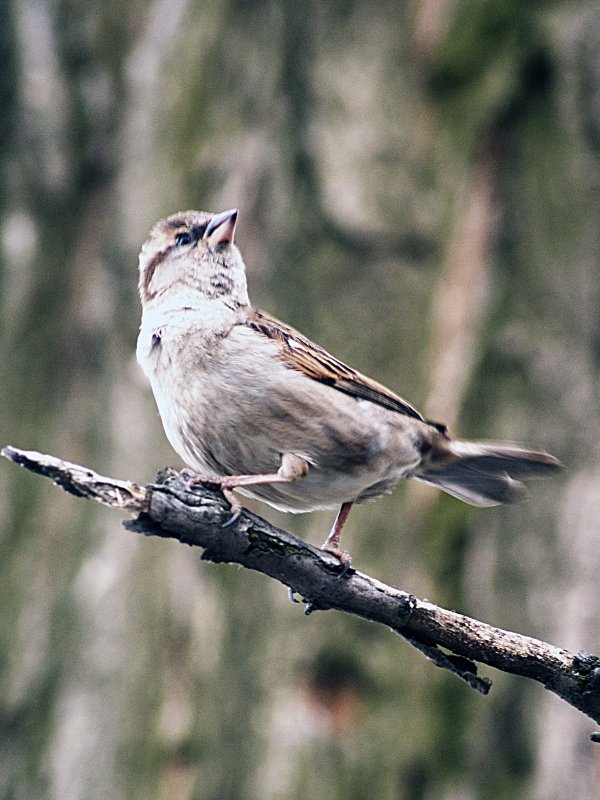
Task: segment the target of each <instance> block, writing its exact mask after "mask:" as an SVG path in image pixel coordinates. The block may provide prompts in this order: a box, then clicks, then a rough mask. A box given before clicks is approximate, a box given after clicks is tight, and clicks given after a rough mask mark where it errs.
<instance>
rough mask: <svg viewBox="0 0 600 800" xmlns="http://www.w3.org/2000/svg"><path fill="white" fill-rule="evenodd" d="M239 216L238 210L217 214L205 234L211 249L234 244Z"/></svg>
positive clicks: (233, 209)
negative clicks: (220, 245)
mask: <svg viewBox="0 0 600 800" xmlns="http://www.w3.org/2000/svg"><path fill="white" fill-rule="evenodd" d="M237 214H238V212H237V208H232V209H230V210H229V211H223V213H222V214H215V216H214V217H213V218H212V219H211V221H210V222H209V223H208V225H207V226H206V231H205V232H204V239H205V240H206V241H207V242H208V246H209V247H216V246H217V245H219V244H233V234H234V233H235V223H236V220H237Z"/></svg>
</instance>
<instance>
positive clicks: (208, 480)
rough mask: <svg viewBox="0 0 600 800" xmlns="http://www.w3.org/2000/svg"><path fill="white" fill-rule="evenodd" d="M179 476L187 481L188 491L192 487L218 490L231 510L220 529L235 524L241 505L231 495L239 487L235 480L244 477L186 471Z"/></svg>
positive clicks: (240, 511) (234, 496)
mask: <svg viewBox="0 0 600 800" xmlns="http://www.w3.org/2000/svg"><path fill="white" fill-rule="evenodd" d="M181 474H182V475H183V477H184V478H185V480H186V481H187V485H188V488H190V489H193V488H194V486H206V487H207V488H210V489H218V490H219V491H220V492H221V494H222V495H223V497H224V498H225V500H227V502H228V503H229V506H230V508H231V516H230V517H229V519H228V520H227V521H226V522H224V523H223V524H222V525H221V527H222V528H228V527H229V526H230V525H233V523H234V522H237V520H238V519H239V516H240V514H241V513H242V504H241V503H240V501H239V500H238V498H237V497H236V495H235V494H234V493H233V490H234V489H235V488H236V487H237V486H239V483H238V482H236V480H235V478H236V477H245V476H231V477H228V476H220V475H198V474H197V473H195V472H192V471H191V470H187V469H186V470H183V471H182V473H181Z"/></svg>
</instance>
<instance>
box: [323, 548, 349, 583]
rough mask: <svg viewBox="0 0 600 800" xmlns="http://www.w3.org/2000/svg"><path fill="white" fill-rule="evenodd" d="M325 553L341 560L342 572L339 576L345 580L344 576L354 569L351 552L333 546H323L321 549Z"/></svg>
mask: <svg viewBox="0 0 600 800" xmlns="http://www.w3.org/2000/svg"><path fill="white" fill-rule="evenodd" d="M321 549H322V550H323V551H324V552H325V553H331V555H332V556H335V557H336V558H338V559H339V560H340V563H341V565H342V571H341V572H340V574H339V575H338V576H337V577H338V578H343V577H344V575H346V574H347V573H348V570H349V569H350V568H351V567H352V554H351V553H350V551H349V550H343V549H342V548H341V547H334V546H333V545H327V544H325V545H323V547H322V548H321Z"/></svg>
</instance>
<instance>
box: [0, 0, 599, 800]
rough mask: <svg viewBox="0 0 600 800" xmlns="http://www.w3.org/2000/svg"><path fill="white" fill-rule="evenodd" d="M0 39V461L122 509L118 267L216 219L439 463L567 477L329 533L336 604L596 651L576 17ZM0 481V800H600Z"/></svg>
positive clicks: (400, 667)
mask: <svg viewBox="0 0 600 800" xmlns="http://www.w3.org/2000/svg"><path fill="white" fill-rule="evenodd" d="M0 22H1V23H2V24H0V62H1V68H0V102H1V103H2V112H3V113H2V114H1V115H0V174H1V175H2V180H1V181H0V234H1V239H0V244H1V251H0V268H1V281H2V293H1V300H0V301H1V303H2V317H1V320H2V324H1V328H0V336H1V338H2V347H3V352H4V354H5V358H4V359H3V361H2V367H1V368H0V370H1V372H0V383H1V385H2V403H1V404H0V423H1V430H2V443H3V444H5V443H12V444H16V445H18V446H23V447H35V448H36V449H40V450H44V451H47V452H54V453H56V454H58V455H60V456H63V457H65V458H68V459H70V460H73V461H79V462H82V463H85V462H87V463H89V464H90V465H93V466H94V467H95V468H97V469H99V470H100V471H109V472H110V473H111V474H112V473H114V474H120V475H121V476H122V477H129V478H132V479H136V480H138V481H144V480H146V481H150V480H151V479H152V477H153V474H154V471H155V470H156V469H157V468H158V467H160V466H162V465H164V464H166V463H169V462H171V463H177V462H176V458H175V456H174V455H173V454H172V452H171V451H170V450H169V448H168V446H167V444H166V443H165V439H164V436H163V434H162V431H161V429H160V423H159V420H158V418H157V413H156V410H155V406H154V403H153V400H152V398H151V397H150V394H149V390H148V388H147V387H146V385H145V383H144V381H143V380H142V378H141V376H140V374H139V371H138V370H137V367H136V365H135V363H134V346H135V338H136V329H137V325H138V320H139V309H138V302H137V297H136V292H135V287H136V281H137V275H136V257H137V251H138V249H139V247H140V245H141V243H142V241H143V240H144V238H145V237H146V235H147V233H148V230H149V228H150V227H151V225H152V224H153V222H154V221H155V220H156V219H157V218H158V217H160V216H161V215H165V214H168V213H171V212H173V211H175V210H178V209H179V208H186V207H200V208H206V209H211V210H217V211H218V210H222V209H223V208H229V207H232V206H237V207H239V208H240V210H241V214H240V225H239V242H240V245H241V247H242V249H243V252H244V255H245V258H246V262H247V264H248V270H249V281H250V287H251V294H252V296H253V297H254V299H255V301H256V303H257V304H258V305H264V306H266V307H268V308H269V309H270V310H272V311H273V312H275V313H277V314H278V315H280V316H282V317H283V318H284V319H286V320H287V321H289V322H290V323H292V324H295V325H297V326H298V327H300V328H301V329H302V330H304V331H305V332H306V333H307V334H308V335H310V336H313V337H314V338H316V339H317V340H318V341H320V342H321V343H322V344H323V345H325V346H326V347H328V348H329V349H331V350H332V351H333V352H335V353H336V354H337V355H339V356H340V357H341V358H343V359H346V360H347V361H349V362H350V363H352V364H353V365H354V366H356V367H357V368H359V369H362V370H364V371H365V372H367V373H369V374H371V375H373V377H375V378H377V379H379V380H382V381H383V382H386V383H387V384H388V385H390V386H391V387H392V388H394V389H397V390H398V391H399V392H400V393H401V394H403V395H404V396H406V397H407V398H408V399H409V400H411V401H413V402H415V403H420V404H422V405H426V406H427V411H428V413H429V414H430V415H431V416H433V417H434V418H437V417H438V416H441V417H442V418H443V417H444V416H448V417H449V419H448V420H447V421H449V422H451V424H452V426H453V428H454V429H455V432H456V433H460V434H462V435H478V436H483V437H486V438H502V437H506V438H509V439H514V440H523V441H527V442H531V443H534V444H538V445H540V446H542V447H546V448H547V449H548V450H550V451H551V452H555V453H556V454H557V455H559V456H561V457H562V458H563V459H564V460H565V462H566V463H567V464H568V466H569V474H568V478H567V479H566V481H565V482H564V483H563V484H562V485H561V483H560V482H553V483H547V484H538V485H535V486H534V487H533V488H532V497H531V501H530V502H529V503H528V504H525V505H522V506H518V507H514V508H510V509H493V510H489V511H473V510H472V509H469V508H468V507H466V506H464V505H462V504H460V503H458V502H457V501H455V500H453V499H451V498H448V497H445V496H442V495H441V494H434V495H427V496H426V497H425V496H420V495H418V494H417V493H416V492H414V491H410V492H405V491H402V490H399V491H397V492H396V494H395V496H394V497H393V498H388V499H385V500H382V501H380V502H379V503H377V504H376V505H374V506H371V507H369V508H364V507H363V508H360V509H358V510H357V512H356V514H355V516H354V517H353V518H351V521H350V523H349V526H348V535H349V542H350V544H351V548H352V550H353V553H354V556H355V561H356V563H357V565H358V566H359V568H360V567H361V566H363V565H364V567H365V569H367V570H369V571H371V572H372V573H374V574H379V575H380V576H381V577H382V579H384V580H387V581H392V582H395V583H398V584H400V585H402V586H403V587H404V588H407V589H412V590H414V591H415V592H417V593H423V592H425V593H427V594H429V595H430V596H431V597H432V599H434V600H436V601H439V602H440V603H446V604H452V605H453V606H454V607H456V608H459V609H460V610H464V611H465V612H467V613H471V614H473V615H475V616H479V617H481V618H485V619H486V620H487V621H489V622H491V623H494V624H498V625H503V626H507V627H514V628H517V629H519V630H521V631H523V632H526V633H530V634H532V635H539V636H542V637H543V638H546V639H548V640H549V641H553V642H555V643H556V644H559V645H563V646H565V647H569V648H571V649H574V650H577V649H578V648H580V647H583V648H586V649H589V650H592V651H594V650H595V651H596V652H597V651H598V650H600V642H599V640H598V630H597V623H596V619H595V616H596V615H595V611H594V609H596V608H598V606H599V605H600V597H599V593H600V589H599V588H598V582H597V579H596V576H597V574H598V569H599V567H600V564H599V563H598V561H599V559H600V556H599V555H598V553H599V551H598V546H597V545H598V534H599V533H600V523H599V519H600V513H599V512H600V508H599V506H600V488H599V487H600V481H599V480H598V478H599V477H600V452H599V444H598V435H597V434H598V430H600V409H599V407H598V397H599V393H598V388H599V387H598V375H599V369H598V367H599V362H600V346H599V343H600V323H599V321H598V308H599V307H600V270H599V269H598V255H599V247H598V245H599V241H598V239H599V234H598V225H597V220H598V216H599V211H600V209H599V208H598V206H599V195H598V177H599V168H598V143H599V142H600V134H599V131H600V125H599V123H600V113H599V110H598V109H599V108H600V106H599V103H598V98H599V97H600V75H599V73H598V64H599V63H600V60H599V58H598V54H599V53H598V41H599V36H598V33H599V30H600V15H599V14H598V13H597V10H595V9H594V8H593V7H592V6H590V5H588V4H585V3H564V4H563V3H560V2H555V3H546V4H544V3H536V4H529V5H527V4H522V3H517V2H516V1H515V0H487V1H486V2H485V3H474V2H473V0H460V2H456V3H445V2H444V3H438V4H436V3H431V2H427V0H424V2H420V3H416V4H414V6H413V5H412V4H399V3H396V2H392V0H389V2H388V1H387V0H386V2H377V3H376V2H366V3H362V4H358V3H353V2H350V0H347V2H343V0H340V1H339V2H335V3H334V2H332V3H328V4H323V3H317V2H316V0H311V1H310V2H307V3H297V2H294V1H293V0H270V1H269V0H264V1H263V2H261V1H258V2H252V3H249V2H245V1H244V0H218V2H215V3H196V4H195V3H191V2H185V0H177V1H176V2H171V3H167V2H165V1H164V0H154V2H150V0H147V1H146V2H141V0H137V2H134V3H129V4H127V3H125V2H123V0H114V2H111V3H108V4H104V5H102V4H92V3H89V2H86V1H85V0H79V2H77V1H76V0H70V2H67V0H60V2H57V3H53V4H50V3H44V2H43V1H42V0H21V2H18V3H17V2H15V0H13V1H12V2H8V3H5V4H4V5H3V6H2V7H1V9H0ZM1 469H2V505H1V508H2V513H1V516H0V523H1V525H2V539H1V540H0V541H1V546H2V559H1V560H0V581H1V583H2V586H3V590H4V597H5V602H4V612H3V615H2V621H1V622H0V652H1V653H2V661H1V662H0V668H1V671H2V698H1V705H0V725H1V730H2V739H3V746H2V747H1V748H0V797H6V798H12V797H22V796H26V797H31V798H54V797H57V798H58V797H60V798H63V797H68V798H70V800H71V798H72V799H73V800H77V799H78V798H81V799H82V800H83V798H89V797H110V798H111V800H112V799H114V800H118V798H128V800H129V798H134V799H135V798H144V800H147V799H148V798H167V797H168V798H170V799H171V798H174V800H179V799H181V800H184V798H197V799H198V800H205V799H206V800H208V799H209V798H210V799H211V800H212V799H213V798H214V799H215V800H216V799H217V798H219V800H222V799H223V798H226V799H229V798H231V799H232V800H233V799H234V798H245V799H246V798H254V797H256V798H258V797H260V798H270V799H272V800H279V798H282V799H283V798H287V797H292V796H293V797H295V798H297V800H302V799H303V798H307V800H308V798H314V797H344V798H345V800H346V798H354V797H356V798H362V797H365V796H372V797H378V798H382V800H387V799H388V798H389V800H392V798H399V797H402V798H410V799H411V800H426V799H428V798H433V797H435V798H450V797H456V796H472V797H478V798H489V797H495V798H501V797H510V798H518V797H531V796H536V797H539V798H544V800H565V798H570V797H573V798H579V797H589V798H593V797H598V796H600V795H599V794H598V788H597V773H595V772H594V770H595V769H596V770H597V766H596V767H595V763H594V758H595V759H596V765H597V755H595V753H594V751H593V745H591V744H590V743H589V742H588V738H587V737H588V734H589V726H588V725H587V723H586V721H585V719H584V718H583V717H582V718H581V719H580V718H579V717H578V716H577V715H576V714H574V712H572V711H571V710H570V709H568V708H565V707H563V706H562V705H561V704H560V702H559V701H558V700H556V701H554V700H552V699H550V698H546V697H543V696H542V693H541V692H540V693H538V692H536V691H534V690H532V688H531V687H530V686H529V685H526V684H525V683H524V682H519V681H517V680H515V679H511V678H508V679H500V678H498V680H497V682H496V685H495V687H494V689H493V690H492V694H491V696H490V697H489V698H486V699H481V698H476V697H472V696H471V694H470V693H469V692H468V691H467V690H466V689H463V687H462V686H461V685H460V684H459V683H458V682H457V681H455V680H453V679H452V678H451V677H446V676H443V675H436V676H435V678H433V676H431V675H428V676H427V684H425V683H424V682H423V681H422V680H421V674H422V671H423V669H424V667H423V666H422V664H421V662H420V660H419V659H418V658H416V657H414V656H413V655H412V654H411V653H409V652H408V650H407V651H406V652H401V653H399V651H398V647H397V643H396V642H395V641H394V640H393V637H387V636H386V634H385V631H379V630H371V626H369V625H367V624H366V623H361V622H359V621H356V620H351V619H343V618H341V617H338V618H336V617H334V618H332V619H326V618H318V617H317V618H313V617H311V618H310V619H305V618H304V617H302V616H301V614H300V613H299V610H298V608H297V607H295V606H292V605H291V604H289V603H288V602H287V599H286V598H285V597H284V596H283V595H282V594H281V593H280V592H279V590H278V589H277V588H276V587H273V586H270V585H269V584H268V583H267V582H266V581H265V580H263V579H260V578H259V576H255V575H245V574H243V573H241V572H238V571H235V570H232V569H230V568H227V567H222V568H215V567H213V566H208V565H203V564H199V563H197V560H196V558H195V557H194V555H193V553H191V551H189V550H187V549H184V548H181V547H177V546H176V545H175V544H174V543H168V542H150V541H148V542H139V541H136V538H137V537H133V536H131V535H128V534H126V533H124V532H123V531H121V530H119V529H117V528H116V527H115V520H114V518H113V516H111V515H107V514H105V513H104V512H103V511H102V510H101V509H91V508H88V507H87V504H78V503H77V502H76V501H75V500H74V499H70V498H67V497H62V496H61V495H60V494H59V493H58V492H52V491H50V490H48V489H47V488H46V487H45V486H44V485H43V483H42V482H41V481H37V480H35V478H30V477H27V476H25V475H24V474H21V473H16V471H15V470H14V468H11V467H9V466H8V465H2V467H1ZM261 511H263V512H264V508H263V509H261ZM271 516H272V518H273V519H274V521H275V522H276V523H277V524H280V525H282V526H283V527H288V528H290V529H292V528H293V529H294V531H295V532H296V533H299V534H300V535H302V536H304V537H306V538H309V539H310V540H311V541H313V542H319V541H321V540H322V539H323V534H324V532H325V531H326V530H327V528H328V526H329V525H330V523H331V518H330V517H331V515H327V514H316V515H311V516H310V517H301V518H293V519H290V518H282V517H279V516H277V515H275V514H274V513H273V514H272V515H271ZM431 669H432V670H433V667H432V668H431ZM432 679H435V680H436V682H437V683H436V687H437V688H436V690H435V691H434V692H433V693H432V692H431V690H430V688H429V687H430V685H431V680H432ZM4 742H6V744H4Z"/></svg>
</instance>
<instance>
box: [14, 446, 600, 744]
mask: <svg viewBox="0 0 600 800" xmlns="http://www.w3.org/2000/svg"><path fill="white" fill-rule="evenodd" d="M2 455H3V456H4V457H5V458H8V459H9V460H11V461H13V462H14V463H15V464H20V465H21V466H23V467H25V468H26V469H28V470H31V471H32V472H36V473H38V474H40V475H44V476H45V477H47V478H50V479H51V480H52V481H53V482H54V483H55V484H57V485H59V486H61V487H62V488H63V489H64V490H65V491H67V492H69V493H70V494H74V495H76V496H78V497H84V498H87V499H91V500H96V501H97V502H99V503H102V504H104V505H107V506H110V507H111V508H117V509H126V510H128V511H131V512H134V513H137V517H136V518H135V519H134V520H133V521H126V522H124V523H123V524H124V525H125V527H126V528H127V529H128V530H130V531H135V532H136V533H142V534H145V535H147V536H161V537H166V538H173V539H177V540H178V541H180V542H182V543H183V544H188V545H193V546H197V547H201V548H202V549H203V551H204V552H203V555H202V559H203V560H205V561H212V562H214V563H217V564H218V563H233V564H241V565H242V566H243V567H246V568H247V569H252V570H256V571H257V572H262V573H263V574H265V575H269V576H270V577H272V578H276V579H277V580H278V581H280V582H281V583H283V584H285V585H286V586H288V587H289V589H290V590H291V592H292V595H290V596H291V597H293V595H294V594H299V595H300V596H301V597H302V598H303V602H304V603H305V604H306V610H305V613H306V614H310V613H312V612H313V611H325V610H329V609H335V610H338V611H345V612H347V613H349V614H354V615H356V616H358V617H363V618H364V619H367V620H370V621H371V622H378V623H381V624H382V625H386V626H387V627H389V628H391V629H392V630H394V631H396V633H399V634H401V635H402V636H404V638H405V639H407V640H408V641H409V642H410V643H411V644H413V645H414V646H415V647H416V648H417V649H418V650H421V651H423V652H424V653H425V654H426V655H427V656H428V657H429V658H430V659H431V660H432V661H433V662H434V663H435V664H436V665H437V666H439V667H443V668H445V669H448V670H450V672H453V673H454V674H456V675H458V676H459V677H461V678H462V679H463V680H465V681H466V682H467V683H468V684H469V685H470V686H472V687H473V688H475V689H477V690H479V691H480V692H481V693H482V694H487V693H488V691H489V689H490V687H491V681H490V680H489V679H487V678H479V677H478V676H477V666H476V663H475V662H478V663H481V664H486V665H488V666H491V667H495V668H496V669H500V670H503V671H504V672H509V673H511V674H514V675H520V676H522V677H525V678H531V679H533V680H536V681H539V682H540V683H542V684H543V685H544V686H545V688H546V689H549V690H550V691H553V692H555V693H556V694H558V695H559V697H562V698H563V700H566V701H567V703H569V704H570V705H572V706H574V707H575V708H577V709H579V711H582V712H583V713H584V714H587V715H588V716H590V717H591V718H592V719H594V720H595V721H596V722H598V723H600V658H599V657H597V656H593V655H591V654H589V653H584V652H580V653H578V654H577V655H575V654H574V653H569V652H568V651H567V650H563V649H561V648H558V647H554V646H552V645H549V644H547V643H546V642H541V641H539V640H537V639H532V638H530V637H527V636H523V635H522V634H518V633H513V632H510V631H505V630H501V629H499V628H494V627H492V626H491V625H487V624H486V623H483V622H480V621H478V620H475V619H471V618H469V617H466V616H464V615H462V614H457V613H456V612H454V611H448V610H447V609H444V608H440V607H439V606H436V605H434V604H433V603H430V602H426V601H422V600H419V599H417V598H416V597H414V596H413V595H412V594H410V593H409V592H406V591H402V590H398V589H395V588H393V587H391V586H386V585H385V584H383V583H380V582H379V581H376V580H374V579H373V578H371V577H369V576H368V575H364V574H362V573H360V572H357V571H356V570H355V569H353V568H352V567H351V568H350V569H349V570H348V571H346V570H345V569H344V568H343V566H342V565H341V564H340V562H339V561H338V559H336V558H334V557H333V556H331V555H329V554H328V553H325V552H323V551H322V550H318V549H317V548H315V547H312V546H311V545H309V544H307V543H306V542H303V541H302V540H300V539H298V538H297V537H296V536H292V535H291V534H289V533H287V532H286V531H283V530H281V529H279V528H275V527H274V526H273V525H270V524H269V523H268V522H267V521H266V520H264V519H261V518H260V517H258V516H256V515H254V514H250V513H248V512H243V513H242V515H241V516H240V517H239V518H238V519H236V520H235V521H234V522H233V524H228V523H229V522H230V518H231V510H230V509H229V507H228V504H227V502H225V503H223V499H222V498H220V497H219V494H218V493H216V492H214V491H210V490H207V489H200V488H196V489H190V486H189V481H187V480H186V479H185V478H183V477H181V476H180V475H178V474H177V473H174V472H172V471H171V472H170V473H167V474H165V475H163V476H160V477H161V479H160V481H159V482H158V483H156V484H153V485H151V486H147V487H140V486H138V485H137V484H135V483H132V482H131V481H117V480H115V479H113V478H106V477H103V476H101V475H98V474H97V473H95V472H94V471H93V470H90V469H88V468H86V467H80V466H78V465H76V464H71V463H69V462H65V461H62V460H60V459H58V458H55V457H53V456H47V455H42V454H40V453H36V452H33V451H24V450H19V449H17V448H14V447H5V448H4V449H3V450H2ZM440 648H444V650H447V651H449V653H448V654H446V653H445V652H444V650H441V649H440ZM596 739H597V740H598V741H600V734H594V740H596Z"/></svg>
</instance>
